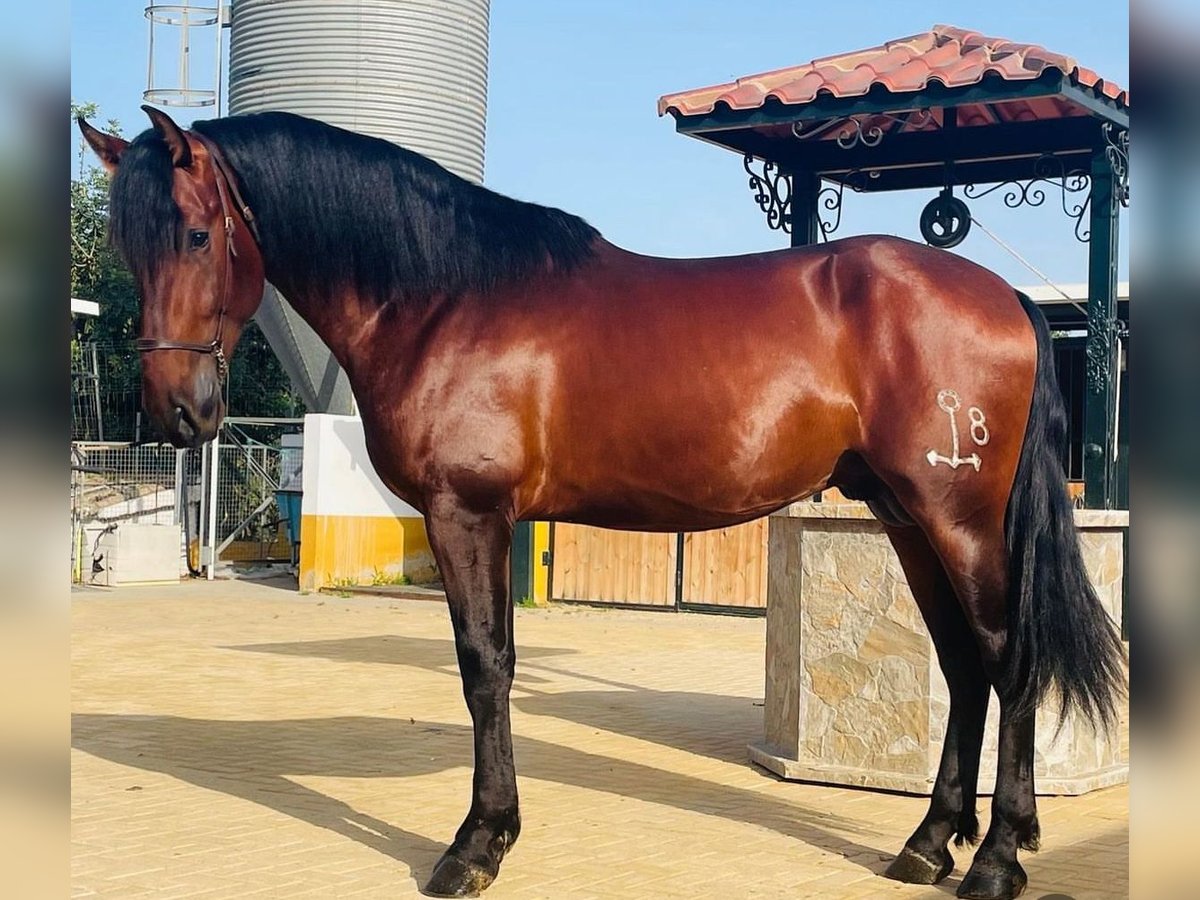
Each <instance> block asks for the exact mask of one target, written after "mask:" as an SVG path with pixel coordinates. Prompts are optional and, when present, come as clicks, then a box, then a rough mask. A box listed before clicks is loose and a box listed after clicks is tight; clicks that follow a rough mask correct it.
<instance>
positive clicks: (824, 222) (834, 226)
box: [817, 181, 845, 241]
mask: <svg viewBox="0 0 1200 900" xmlns="http://www.w3.org/2000/svg"><path fill="white" fill-rule="evenodd" d="M844 188H845V185H844V184H842V182H840V181H835V182H834V183H833V184H827V185H825V186H824V187H822V188H821V189H820V190H819V191H817V228H819V229H820V231H821V240H823V241H828V240H829V236H830V235H831V234H833V233H834V232H835V231H837V230H838V228H839V227H841V224H842V190H843V189H844Z"/></svg>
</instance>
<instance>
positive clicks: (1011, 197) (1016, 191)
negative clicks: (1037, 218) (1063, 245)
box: [963, 153, 1092, 244]
mask: <svg viewBox="0 0 1200 900" xmlns="http://www.w3.org/2000/svg"><path fill="white" fill-rule="evenodd" d="M1047 187H1048V188H1051V189H1053V188H1057V189H1058V191H1059V197H1060V200H1061V202H1062V211H1063V214H1064V215H1066V216H1067V217H1068V218H1071V219H1074V220H1075V237H1076V239H1077V240H1079V241H1080V242H1082V243H1085V244H1086V243H1087V242H1088V240H1090V238H1091V230H1090V229H1089V228H1088V227H1087V225H1086V224H1085V222H1086V218H1087V212H1088V207H1089V206H1091V202H1092V176H1091V175H1090V174H1089V173H1088V172H1085V171H1084V170H1083V169H1070V170H1068V169H1067V167H1066V163H1064V162H1063V161H1062V160H1061V159H1060V158H1059V157H1057V156H1055V155H1053V154H1052V153H1047V154H1044V155H1042V156H1039V157H1038V158H1037V160H1035V161H1034V164H1033V178H1031V179H1029V180H1028V181H1004V182H1001V183H1000V184H994V185H992V186H991V187H989V188H984V189H980V188H979V186H978V185H975V184H968V185H966V186H965V187H964V188H963V194H964V195H965V196H966V197H967V198H968V199H970V200H978V199H979V198H980V197H986V196H987V195H988V194H992V193H995V192H996V191H998V190H1001V189H1004V205H1005V206H1007V207H1009V208H1010V209H1016V208H1017V207H1018V206H1041V205H1042V204H1043V203H1045V202H1046V188H1047ZM1080 195H1082V198H1080Z"/></svg>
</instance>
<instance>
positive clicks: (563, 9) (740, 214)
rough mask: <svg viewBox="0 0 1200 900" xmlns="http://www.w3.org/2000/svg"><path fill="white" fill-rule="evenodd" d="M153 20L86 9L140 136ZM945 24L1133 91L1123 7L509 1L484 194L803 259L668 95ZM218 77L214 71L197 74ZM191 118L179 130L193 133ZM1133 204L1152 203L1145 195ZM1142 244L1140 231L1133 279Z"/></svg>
mask: <svg viewBox="0 0 1200 900" xmlns="http://www.w3.org/2000/svg"><path fill="white" fill-rule="evenodd" d="M144 6H145V3H144V2H143V0H117V2H113V0H77V2H75V3H74V4H73V5H72V32H71V60H72V73H71V92H72V98H73V99H75V100H78V101H84V100H90V101H94V102H96V103H99V104H100V106H101V110H102V116H103V117H105V118H107V117H110V116H111V117H115V118H117V119H119V120H120V121H121V123H122V125H123V126H124V127H125V129H126V130H127V131H138V130H141V128H142V127H143V125H144V122H145V119H144V116H143V115H142V113H141V112H140V110H139V109H138V106H139V104H140V103H141V102H142V101H141V91H142V90H143V89H144V88H145V86H146V59H147V52H146V50H147V48H146V42H147V23H146V21H145V19H144V18H143V15H142V10H143V8H144ZM935 23H946V24H953V25H959V26H962V27H966V28H972V29H975V30H978V31H981V32H983V33H985V34H991V35H998V36H1003V37H1007V38H1011V39H1013V40H1019V41H1030V42H1034V43H1039V44H1042V45H1044V46H1046V47H1048V48H1049V49H1051V50H1055V51H1058V52H1061V53H1066V54H1068V55H1071V56H1074V57H1075V58H1076V59H1078V60H1079V62H1080V63H1081V64H1082V65H1085V66H1087V67H1089V68H1092V69H1095V70H1096V71H1098V72H1099V73H1100V74H1101V75H1102V76H1104V77H1105V78H1108V79H1112V80H1116V81H1118V82H1119V83H1121V84H1122V85H1127V84H1128V81H1129V49H1128V30H1129V29H1128V10H1127V7H1126V4H1124V3H1116V2H1099V3H1097V2H1096V0H1087V2H1078V0H1058V2H1056V3H1053V4H1048V3H1046V2H1044V0H1042V2H1035V0H1009V2H1005V3H994V2H992V3H976V2H963V0H952V2H929V0H926V2H902V0H889V2H884V0H870V2H853V0H843V2H836V3H830V2H828V0H821V2H811V0H790V2H781V0H759V2H756V3H753V4H739V3H734V2H732V0H720V2H717V0H556V2H555V0H493V2H492V16H491V63H490V83H489V98H488V129H487V161H486V170H485V183H486V184H487V185H488V186H489V187H491V188H493V189H495V190H498V191H500V192H502V193H505V194H509V195H511V196H514V197H520V198H522V199H527V200H535V201H537V202H540V203H546V204H550V205H553V206H559V207H562V208H563V209H567V210H570V211H571V212H574V213H578V214H580V215H582V216H584V217H585V218H587V219H588V220H589V221H590V222H591V223H592V224H593V225H595V226H597V227H598V228H599V229H600V230H601V231H602V232H603V233H604V234H605V236H606V237H608V238H609V239H610V240H612V241H614V242H615V243H618V244H620V245H622V246H625V247H628V248H630V249H632V250H637V251H639V252H643V253H656V254H662V255H668V256H710V255H720V254H728V253H744V252H750V251H755V250H764V249H771V248H774V247H780V246H786V243H787V238H786V236H784V235H781V234H780V233H779V232H773V231H770V230H768V228H767V227H766V224H765V222H764V220H763V217H762V215H761V213H759V211H758V209H757V208H756V207H755V206H754V203H753V202H752V200H751V197H750V191H749V189H748V188H747V187H746V183H745V181H746V179H745V174H744V172H743V171H742V166H741V160H740V159H739V158H738V157H737V156H736V155H735V154H733V153H730V152H728V151H723V150H720V149H718V148H716V147H713V146H710V145H707V144H704V143H702V142H700V141H695V140H692V139H689V138H684V137H682V136H680V135H677V134H676V133H675V131H674V127H673V123H672V121H671V119H670V118H669V117H667V118H662V119H660V118H658V116H657V112H656V109H655V103H656V101H657V99H658V97H659V95H660V94H664V93H668V92H671V91H676V90H682V89H686V88H692V87H700V86H704V85H709V84H715V83H717V82H721V81H727V80H731V79H733V78H736V77H738V76H740V75H746V74H750V73H753V72H761V71H765V70H768V69H773V68H778V67H781V66H787V65H795V64H797V63H802V62H806V61H808V60H810V59H812V58H813V57H817V56H826V55H829V54H832V53H838V52H842V51H847V50H854V49H859V48H862V47H868V46H872V45H876V44H879V43H882V42H883V41H885V40H888V39H891V38H896V37H901V36H904V35H908V34H912V33H914V32H918V31H923V30H926V29H927V28H928V27H929V26H931V25H933V24H935ZM210 68H211V67H210ZM203 71H204V69H203V62H202V61H201V62H198V63H197V65H196V66H195V68H194V72H195V73H197V74H198V75H200V76H202V75H203ZM190 113H191V111H181V112H180V114H179V115H178V119H179V120H180V121H181V122H186V121H189V120H190V118H191V115H190ZM196 115H197V117H200V118H207V117H208V116H210V115H211V112H206V111H198V112H197V113H196ZM1133 191H1134V198H1135V200H1136V197H1137V185H1136V184H1134V185H1133ZM934 193H935V192H934V191H911V192H903V193H899V194H893V195H876V196H848V198H847V200H846V203H845V207H844V210H843V216H842V226H841V229H840V230H839V231H838V236H839V237H841V236H847V235H850V234H857V233H870V232H883V233H890V234H898V235H902V236H904V237H909V238H913V239H919V232H918V230H917V219H918V216H919V214H920V210H921V207H922V206H923V205H924V204H925V203H926V202H927V201H928V200H929V198H930V197H932V196H933V194H934ZM971 208H972V213H973V215H974V216H976V218H977V219H978V220H979V221H980V222H982V223H983V224H984V225H986V226H987V227H988V229H990V230H991V231H993V232H994V233H996V234H997V235H998V236H999V237H1001V238H1002V239H1003V240H1004V241H1005V242H1006V243H1008V244H1010V245H1012V246H1013V247H1014V248H1015V249H1016V250H1017V251H1019V252H1020V253H1021V255H1023V256H1025V257H1026V258H1027V259H1028V260H1029V261H1030V262H1031V263H1033V264H1034V265H1035V266H1037V267H1038V268H1039V269H1041V270H1042V271H1043V272H1045V273H1046V274H1047V275H1049V276H1050V277H1051V278H1053V279H1055V280H1056V281H1059V282H1073V281H1083V280H1085V278H1086V264H1087V253H1086V248H1085V247H1084V245H1082V244H1080V243H1078V242H1077V241H1076V240H1075V238H1074V234H1073V231H1072V229H1073V226H1074V223H1073V222H1072V221H1071V220H1069V219H1067V218H1066V217H1065V216H1064V215H1063V214H1062V212H1061V209H1060V208H1059V207H1058V206H1057V205H1056V204H1055V201H1054V198H1053V197H1051V198H1049V200H1048V201H1047V203H1046V206H1045V207H1043V208H1040V209H1029V208H1022V209H1019V210H1015V211H1014V210H1008V209H1006V208H1005V207H1004V205H1003V202H1002V200H1001V199H1000V197H999V196H998V195H993V196H991V197H988V198H986V199H981V200H978V201H975V202H973V203H972V204H971ZM1128 230H1129V229H1128V222H1127V221H1123V222H1122V234H1121V239H1122V262H1123V264H1124V261H1125V260H1126V259H1127V258H1128V242H1129V235H1128ZM956 252H958V253H961V254H963V255H965V256H969V257H971V258H973V259H976V260H978V261H979V262H981V263H983V264H984V265H987V266H989V267H990V268H992V269H995V270H996V271H997V272H999V273H1000V274H1002V275H1004V276H1005V277H1007V278H1008V279H1009V280H1010V281H1012V282H1013V283H1015V284H1033V283H1037V278H1036V276H1034V275H1033V274H1031V273H1030V272H1029V271H1028V270H1026V269H1025V268H1023V267H1022V266H1021V265H1020V264H1018V263H1017V262H1015V261H1014V260H1013V259H1012V257H1010V256H1009V255H1008V254H1007V253H1006V252H1005V251H1003V250H1001V249H1000V248H998V247H997V246H996V245H995V244H994V243H993V242H992V241H991V240H990V239H989V238H988V237H986V236H985V235H984V234H983V233H982V231H981V230H979V229H974V230H972V233H971V234H970V235H969V236H968V238H967V240H966V241H965V242H964V243H963V244H961V245H960V246H959V247H958V248H957V249H956ZM1121 277H1122V278H1125V277H1127V275H1126V274H1125V272H1124V270H1123V271H1122V274H1121Z"/></svg>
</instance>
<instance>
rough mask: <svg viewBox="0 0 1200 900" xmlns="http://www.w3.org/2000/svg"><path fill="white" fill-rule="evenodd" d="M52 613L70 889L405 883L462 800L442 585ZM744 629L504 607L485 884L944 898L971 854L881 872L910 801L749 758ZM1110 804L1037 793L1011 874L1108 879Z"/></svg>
mask: <svg viewBox="0 0 1200 900" xmlns="http://www.w3.org/2000/svg"><path fill="white" fill-rule="evenodd" d="M72 616H73V648H72V659H73V665H72V694H73V701H72V704H73V712H74V721H73V750H72V764H73V774H72V787H73V791H72V842H73V851H74V852H73V860H72V871H73V896H75V897H104V898H127V897H140V896H145V897H156V898H167V900H201V898H203V900H217V898H240V897H255V898H276V897H278V898H283V897H287V898H302V897H322V898H341V897H346V898H375V897H378V898H384V897H386V898H404V897H417V896H419V893H418V885H419V884H420V883H423V882H424V880H425V879H426V878H428V876H429V873H430V871H431V870H432V868H433V865H434V863H435V862H436V861H437V859H438V857H439V855H440V854H441V852H442V850H443V849H444V846H445V844H446V842H447V841H449V840H450V838H451V837H452V836H453V834H454V831H455V829H456V828H457V826H458V824H459V822H460V821H461V818H462V816H463V815H464V813H465V812H466V809H467V805H468V803H469V801H470V779H471V760H472V744H471V735H470V726H469V723H470V718H469V716H468V715H467V713H466V710H465V708H464V705H463V701H462V693H461V688H460V685H459V681H458V676H457V672H456V667H455V657H454V646H453V640H452V635H451V631H450V625H449V621H448V619H447V616H446V613H445V610H444V608H443V607H442V606H441V605H440V604H435V603H431V602H429V601H420V600H394V599H391V598H378V597H353V598H345V599H343V598H333V597H303V596H299V595H297V594H296V593H294V592H293V591H290V590H286V589H281V588H280V587H279V586H277V585H273V584H270V583H245V582H233V581H230V582H215V583H186V584H181V585H180V586H178V587H175V586H171V587H169V588H143V589H138V590H133V589H124V590H122V589H115V590H111V591H88V592H80V593H77V594H76V595H75V596H74V602H73V611H72ZM763 628H764V624H763V622H762V621H761V620H753V619H735V618H725V617H712V616H699V615H671V614H665V613H646V612H634V611H606V610H583V609H578V608H552V609H549V610H542V609H530V610H527V609H519V610H517V613H516V633H517V646H518V664H517V678H516V684H515V686H514V691H513V730H514V743H515V752H516V757H517V768H518V772H519V779H520V780H519V787H520V790H521V798H522V812H523V817H524V823H525V824H524V830H523V833H522V836H521V840H520V842H519V843H518V844H517V846H516V847H515V848H514V849H513V851H512V852H511V853H510V854H509V857H508V858H507V859H506V861H505V864H504V868H503V870H502V872H501V876H500V878H499V880H498V881H497V882H496V884H495V885H494V886H493V887H492V888H491V889H489V891H488V892H487V896H488V897H489V898H493V900H506V898H509V900H511V898H521V900H529V898H534V900H536V898H552V900H557V898H571V900H587V898H598V900H613V898H638V900H641V898H649V897H655V898H657V897H662V898H676V897H678V898H684V897H686V898H714V900H715V898H721V900H728V898H740V897H756V898H758V897H761V898H777V897H778V898H782V897H789V898H794V897H797V896H804V895H807V896H814V897H816V896H819V897H823V898H824V897H830V898H841V900H851V898H864V897H889V898H892V897H895V898H903V900H909V898H926V897H929V898H932V897H945V896H949V895H951V894H952V893H953V887H954V886H955V885H957V882H958V880H959V879H960V878H961V877H962V874H963V873H964V872H965V871H966V868H967V866H969V865H970V854H969V853H968V852H966V851H964V850H958V851H954V852H955V857H956V859H957V862H958V868H957V869H956V872H955V874H954V875H953V876H951V878H950V879H948V880H947V882H946V883H945V884H944V885H942V886H939V888H935V889H930V888H921V887H912V886H906V885H900V884H896V883H894V882H890V881H887V880H885V879H883V878H881V877H879V873H880V872H882V870H883V869H884V868H885V867H886V865H887V862H888V861H890V859H891V858H892V854H894V853H895V852H896V851H897V850H898V849H899V848H900V846H901V845H902V844H903V842H904V840H905V838H906V837H907V836H908V834H909V833H910V832H911V831H912V828H913V827H914V826H915V825H916V823H917V822H918V821H919V820H920V818H921V816H922V815H923V814H924V811H925V807H926V802H927V801H926V800H924V799H922V798H917V797H905V796H898V795H890V794H879V793H872V792H868V791H857V790H850V789H845V788H827V787H821V786H817V785H808V784H794V783H787V782H782V781H779V780H777V779H775V778H774V777H772V776H769V775H767V774H765V773H764V772H762V771H761V770H758V769H755V768H754V767H752V766H751V765H750V764H749V763H748V762H747V759H746V745H747V744H748V743H750V742H751V741H753V740H756V739H758V738H759V737H760V736H761V732H762V706H761V703H762V696H763V651H764V635H763ZM1128 802H1129V795H1128V790H1127V788H1124V787H1119V788H1112V789H1109V790H1106V791H1102V792H1098V793H1095V794H1091V795H1088V796H1086V797H1076V798H1042V799H1041V800H1040V802H1039V805H1040V810H1041V819H1042V825H1043V842H1042V844H1043V849H1042V851H1041V853H1039V854H1036V855H1025V856H1023V861H1024V864H1025V866H1026V868H1027V869H1028V870H1029V873H1030V890H1031V892H1032V893H1033V894H1034V895H1036V896H1042V895H1044V894H1047V893H1053V892H1055V891H1058V892H1061V893H1064V894H1068V895H1070V896H1072V897H1074V898H1076V900H1085V898H1104V897H1119V896H1126V895H1127V894H1128V875H1127V869H1128V852H1129V848H1128ZM986 807H987V801H986V800H985V801H983V802H982V803H981V808H982V810H983V812H984V821H985V822H986ZM947 888H949V890H947Z"/></svg>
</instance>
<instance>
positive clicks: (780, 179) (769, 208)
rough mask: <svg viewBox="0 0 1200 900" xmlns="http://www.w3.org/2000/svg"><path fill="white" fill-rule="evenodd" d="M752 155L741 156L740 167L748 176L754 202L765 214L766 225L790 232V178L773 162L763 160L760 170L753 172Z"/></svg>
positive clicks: (786, 232)
mask: <svg viewBox="0 0 1200 900" xmlns="http://www.w3.org/2000/svg"><path fill="white" fill-rule="evenodd" d="M753 165H754V157H753V156H751V155H750V154H748V153H747V154H746V155H745V156H744V157H742V168H744V169H745V170H746V174H747V175H749V176H750V181H749V185H750V190H752V191H754V202H755V203H757V204H758V208H759V209H761V210H762V211H763V212H764V213H766V216H767V227H768V228H771V229H781V230H782V231H783V232H784V233H785V234H791V233H792V179H791V178H789V177H788V176H787V175H786V174H785V173H783V172H781V171H780V170H779V166H778V165H776V164H775V163H773V162H767V161H764V162H763V164H762V171H761V172H755V171H754V169H753V168H751V166H753Z"/></svg>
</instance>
